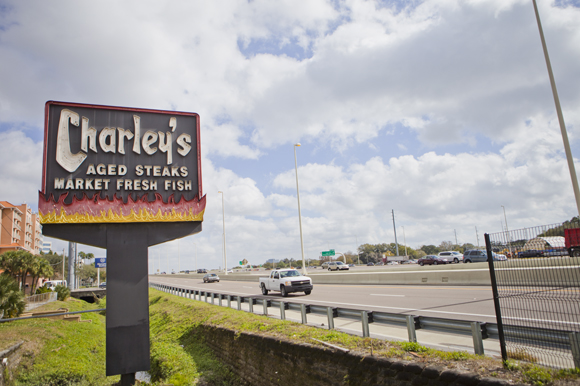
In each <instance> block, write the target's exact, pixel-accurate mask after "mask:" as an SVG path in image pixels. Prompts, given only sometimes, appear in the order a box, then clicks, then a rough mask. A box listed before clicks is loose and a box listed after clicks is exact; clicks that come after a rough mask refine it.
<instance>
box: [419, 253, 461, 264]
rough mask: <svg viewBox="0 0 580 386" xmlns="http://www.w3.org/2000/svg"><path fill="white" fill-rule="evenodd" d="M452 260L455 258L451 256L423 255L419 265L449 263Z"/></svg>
mask: <svg viewBox="0 0 580 386" xmlns="http://www.w3.org/2000/svg"><path fill="white" fill-rule="evenodd" d="M451 262H453V260H452V259H450V258H447V257H441V256H436V255H427V256H423V257H422V258H420V259H419V261H418V263H419V265H421V266H423V265H439V264H449V263H451Z"/></svg>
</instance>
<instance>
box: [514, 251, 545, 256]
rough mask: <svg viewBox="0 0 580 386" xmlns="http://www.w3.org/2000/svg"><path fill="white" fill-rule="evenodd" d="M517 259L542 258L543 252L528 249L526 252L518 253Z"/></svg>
mask: <svg viewBox="0 0 580 386" xmlns="http://www.w3.org/2000/svg"><path fill="white" fill-rule="evenodd" d="M518 257H544V251H538V250H537V249H528V250H527V251H521V252H519V253H518Z"/></svg>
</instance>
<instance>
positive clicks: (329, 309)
mask: <svg viewBox="0 0 580 386" xmlns="http://www.w3.org/2000/svg"><path fill="white" fill-rule="evenodd" d="M337 313H338V310H337V309H336V308H333V307H327V308H326V315H327V316H328V329H329V330H334V317H335V316H336V314H337Z"/></svg>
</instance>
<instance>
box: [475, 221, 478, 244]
mask: <svg viewBox="0 0 580 386" xmlns="http://www.w3.org/2000/svg"><path fill="white" fill-rule="evenodd" d="M475 238H476V239H477V248H479V234H478V233H477V226H476V227H475Z"/></svg>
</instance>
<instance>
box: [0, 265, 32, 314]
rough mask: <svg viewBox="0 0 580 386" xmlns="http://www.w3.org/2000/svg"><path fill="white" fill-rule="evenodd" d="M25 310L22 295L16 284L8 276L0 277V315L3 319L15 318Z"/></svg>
mask: <svg viewBox="0 0 580 386" xmlns="http://www.w3.org/2000/svg"><path fill="white" fill-rule="evenodd" d="M25 308H26V302H25V301H24V294H23V293H22V292H21V291H20V288H18V283H17V282H16V280H14V279H13V278H12V277H11V276H9V275H0V313H3V315H4V317H5V318H15V317H17V316H19V315H20V314H21V313H22V312H24V309H25Z"/></svg>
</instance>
